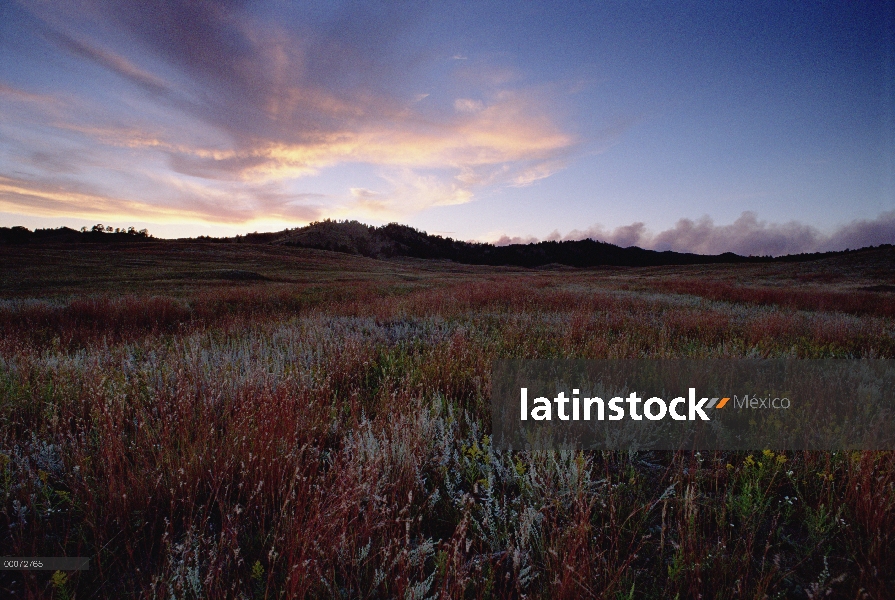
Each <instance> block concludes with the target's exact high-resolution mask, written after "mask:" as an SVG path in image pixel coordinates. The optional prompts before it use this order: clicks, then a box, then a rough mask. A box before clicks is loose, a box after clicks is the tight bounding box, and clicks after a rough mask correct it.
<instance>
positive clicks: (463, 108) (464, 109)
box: [454, 98, 485, 113]
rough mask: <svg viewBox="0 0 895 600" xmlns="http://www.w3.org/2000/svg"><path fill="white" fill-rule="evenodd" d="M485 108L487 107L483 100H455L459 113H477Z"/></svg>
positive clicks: (455, 106)
mask: <svg viewBox="0 0 895 600" xmlns="http://www.w3.org/2000/svg"><path fill="white" fill-rule="evenodd" d="M484 107H485V105H484V104H483V103H482V101H481V100H470V99H469V98H457V99H456V100H454V110H456V111H457V112H459V113H477V112H479V111H480V110H482V109H483V108H484Z"/></svg>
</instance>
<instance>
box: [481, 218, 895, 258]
mask: <svg viewBox="0 0 895 600" xmlns="http://www.w3.org/2000/svg"><path fill="white" fill-rule="evenodd" d="M583 239H593V240H599V241H603V242H609V243H611V244H615V245H617V246H622V247H629V246H638V247H640V248H646V249H650V250H673V251H675V252H693V253H697V254H721V253H724V252H734V253H736V254H741V255H746V256H748V255H752V256H765V255H771V256H780V255H784V254H799V253H803V252H825V251H831V250H844V249H846V248H862V247H865V246H876V245H879V244H893V243H895V211H889V212H884V213H881V214H880V215H879V216H878V217H877V218H876V219H860V220H854V221H852V222H850V223H847V224H845V225H842V226H841V227H839V228H838V229H836V230H834V231H832V232H827V233H824V232H822V231H820V230H818V229H817V228H815V227H811V226H809V225H805V224H803V223H799V222H797V221H790V222H788V223H782V224H778V223H769V222H767V221H761V220H759V219H758V216H757V215H756V214H755V213H753V212H744V213H743V214H742V215H740V217H739V218H738V219H737V220H736V221H734V222H733V223H730V224H728V225H716V224H715V223H714V221H713V220H712V219H711V218H709V217H703V218H701V219H699V220H696V221H694V220H692V219H681V220H679V221H678V222H677V224H676V225H675V226H674V227H672V228H670V229H666V230H664V231H660V232H651V231H649V230H648V229H647V227H646V225H645V224H644V223H642V222H635V223H632V224H630V225H624V226H621V227H616V228H614V229H609V228H605V227H603V226H601V225H593V226H591V227H589V228H587V229H584V230H578V229H575V230H573V231H571V232H569V233H568V234H566V235H564V236H563V235H560V234H559V232H554V233H553V234H551V235H549V236H547V237H546V238H543V239H538V238H535V237H532V236H528V237H524V236H517V237H510V236H507V235H502V236H500V237H499V238H497V240H496V242H495V243H496V244H497V245H499V246H505V245H509V244H528V243H534V242H539V241H545V240H583Z"/></svg>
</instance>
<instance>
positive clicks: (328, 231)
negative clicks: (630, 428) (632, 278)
mask: <svg viewBox="0 0 895 600" xmlns="http://www.w3.org/2000/svg"><path fill="white" fill-rule="evenodd" d="M242 239H243V240H245V241H246V242H255V243H259V242H260V243H272V244H284V245H287V246H297V247H301V248H316V249H319V250H333V251H336V252H346V253H349V254H358V255H361V256H367V257H370V258H395V257H409V258H421V259H436V260H450V261H454V262H458V263H465V264H473V265H491V266H501V265H506V266H519V267H544V266H547V265H566V266H570V267H595V266H625V267H642V266H661V265H699V264H721V263H725V264H730V263H766V262H789V261H809V260H818V259H821V258H828V257H831V256H841V255H847V254H851V253H855V252H860V251H859V250H845V251H841V252H818V253H812V254H794V255H787V256H781V257H777V258H773V257H770V256H740V255H738V254H734V253H732V252H725V253H724V254H718V255H703V254H691V253H681V252H672V251H670V250H669V251H664V252H659V251H656V250H644V249H643V248H638V247H636V246H632V247H629V248H622V247H620V246H616V245H615V244H609V243H606V242H599V241H596V240H590V239H586V240H578V241H565V242H538V243H533V244H511V245H508V246H495V245H493V244H484V243H475V242H463V241H458V240H454V239H452V238H444V237H441V236H439V235H429V234H427V233H426V232H424V231H419V230H417V229H414V228H412V227H408V226H406V225H400V224H398V223H389V224H388V225H383V226H381V227H372V226H368V225H365V224H363V223H359V222H357V221H329V220H326V221H320V222H317V223H311V224H310V225H308V226H307V227H301V228H298V229H294V230H290V231H286V232H280V233H265V234H249V235H247V236H244V237H243V238H242ZM882 247H887V248H891V245H886V246H881V248H882Z"/></svg>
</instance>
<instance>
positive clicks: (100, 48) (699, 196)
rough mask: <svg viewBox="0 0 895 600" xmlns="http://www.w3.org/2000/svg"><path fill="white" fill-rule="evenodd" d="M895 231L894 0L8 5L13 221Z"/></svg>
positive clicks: (808, 236) (790, 239) (527, 231)
mask: <svg viewBox="0 0 895 600" xmlns="http://www.w3.org/2000/svg"><path fill="white" fill-rule="evenodd" d="M326 218H329V219H356V220H359V221H362V222H365V223H369V224H374V225H379V224H384V223H389V222H400V223H404V224H408V225H411V226H413V227H416V228H418V229H421V230H424V231H427V232H429V233H433V234H438V235H443V236H450V237H453V238H456V239H463V240H479V241H490V242H496V243H501V244H506V243H514V242H530V241H537V240H544V239H582V238H585V237H592V238H594V239H601V240H605V241H611V242H613V243H618V244H619V245H623V246H629V245H638V246H641V247H648V248H654V249H660V250H666V249H672V250H678V251H692V252H700V253H718V252H724V251H734V252H739V253H743V254H785V253H791V252H805V251H816V250H836V249H843V248H846V247H852V248H854V247H860V246H865V245H871V244H880V243H895V3H893V2H860V1H853V2H833V1H830V2H811V1H805V2H791V1H785V2H783V1H781V2H774V1H771V2H761V1H755V2H746V3H744V2H674V1H661V2H660V1H657V2H645V1H644V2H640V1H637V0H626V1H620V2H612V1H595V2H489V1H476V2H452V1H450V0H446V1H439V2H382V3H378V2H339V1H332V0H330V1H326V2H300V3H299V2H289V1H286V0H269V1H258V2H244V1H239V0H220V1H217V2H210V1H202V0H141V1H139V2H135V1H133V0H107V1H98V0H22V1H11V0H0V226H7V227H8V226H13V225H24V226H26V227H29V228H36V227H59V226H62V225H66V226H69V227H81V226H85V225H86V226H90V225H92V224H94V223H103V224H106V225H112V226H122V227H125V226H136V227H137V228H138V229H139V228H143V227H145V228H147V229H149V231H150V232H151V233H153V234H154V235H156V236H158V237H180V236H197V235H234V234H236V233H246V232H251V231H276V230H281V229H284V228H287V227H300V226H303V225H306V224H307V223H309V222H312V221H315V220H322V219H326Z"/></svg>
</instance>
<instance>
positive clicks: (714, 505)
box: [0, 242, 895, 599]
mask: <svg viewBox="0 0 895 600" xmlns="http://www.w3.org/2000/svg"><path fill="white" fill-rule="evenodd" d="M893 290H895V249H892V248H888V249H877V250H867V251H863V252H859V253H851V254H847V255H843V256H838V257H833V258H828V259H823V260H817V261H810V262H792V263H783V262H775V263H768V264H741V265H709V266H705V265H696V266H685V267H641V268H621V267H617V268H593V269H572V268H567V267H556V268H541V269H521V268H497V267H475V266H469V265H458V264H453V263H449V262H437V261H424V260H406V259H405V260H393V261H384V260H372V259H366V258H361V257H356V256H350V255H345V254H338V253H333V252H326V251H316V250H306V249H297V248H286V247H282V246H268V245H261V244H258V245H253V244H210V243H209V244H201V243H186V242H164V243H154V244H138V243H135V244H122V245H119V246H114V247H101V246H95V245H89V244H85V245H67V246H64V245H59V246H27V247H26V246H17V247H13V246H0V548H2V550H0V554H2V555H4V556H18V557H26V556H85V557H90V558H91V568H90V570H89V571H78V572H66V573H63V572H56V573H52V572H31V573H23V572H13V571H7V572H2V573H0V595H3V596H4V597H11V598H69V599H71V598H79V599H82V598H147V599H149V598H164V599H169V598H170V599H173V598H177V599H187V598H246V599H249V598H251V599H258V598H302V597H313V598H402V599H404V598H408V599H409V598H413V599H423V598H481V599H485V598H590V597H593V598H613V599H621V598H632V599H633V598H657V597H664V598H681V599H683V598H755V599H760V598H892V597H895V453H892V452H851V453H842V452H840V453H819V452H799V453H793V452H781V451H779V449H776V448H762V449H756V451H755V452H752V453H723V452H716V453H692V452H677V453H671V452H640V453H635V452H579V453H558V452H556V453H540V454H532V453H525V452H517V453H513V454H507V453H501V452H498V451H496V450H495V449H493V448H492V447H491V444H490V438H489V430H490V422H491V421H490V418H491V417H490V377H491V364H492V361H494V360H495V359H498V358H586V359H598V358H735V357H756V358H772V357H793V358H806V359H807V358H895V293H893Z"/></svg>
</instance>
